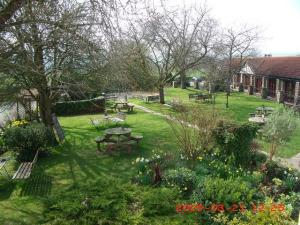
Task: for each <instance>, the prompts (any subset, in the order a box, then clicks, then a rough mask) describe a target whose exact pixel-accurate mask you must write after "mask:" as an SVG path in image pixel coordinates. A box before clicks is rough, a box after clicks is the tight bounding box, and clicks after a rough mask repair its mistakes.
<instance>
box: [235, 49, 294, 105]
mask: <svg viewBox="0 0 300 225" xmlns="http://www.w3.org/2000/svg"><path fill="white" fill-rule="evenodd" d="M232 86H233V88H234V89H238V90H239V91H245V92H248V93H249V94H250V95H253V94H254V95H260V96H261V97H262V98H268V99H274V100H276V101H278V102H279V103H286V104H291V105H298V104H300V96H299V95H300V57H272V56H270V55H268V56H266V57H261V58H249V59H248V60H247V61H246V63H245V65H244V66H243V67H242V69H241V70H240V73H239V74H236V75H234V76H233V80H232Z"/></svg>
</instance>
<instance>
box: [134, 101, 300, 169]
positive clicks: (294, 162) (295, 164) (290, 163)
mask: <svg viewBox="0 0 300 225" xmlns="http://www.w3.org/2000/svg"><path fill="white" fill-rule="evenodd" d="M134 106H135V107H136V108H137V109H140V110H142V111H144V112H147V113H151V114H153V115H156V116H161V117H165V118H168V119H171V120H174V118H172V117H171V116H168V115H165V114H162V113H159V112H155V111H153V110H151V109H148V108H146V107H144V106H140V105H136V104H134ZM166 106H169V105H166ZM181 122H183V121H181ZM184 123H186V122H184ZM186 124H187V125H188V126H189V127H195V128H196V129H199V128H198V127H197V126H195V125H193V124H190V123H186ZM262 152H263V151H262ZM263 153H265V152H263ZM274 158H275V157H274ZM275 160H277V161H279V162H280V163H282V164H284V165H285V166H287V167H292V168H295V169H297V170H298V171H300V153H298V154H297V155H295V156H293V157H291V158H280V157H276V158H275Z"/></svg>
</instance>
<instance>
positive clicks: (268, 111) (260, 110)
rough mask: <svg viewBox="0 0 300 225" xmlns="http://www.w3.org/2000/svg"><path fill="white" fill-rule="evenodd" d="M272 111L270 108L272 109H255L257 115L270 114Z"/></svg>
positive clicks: (262, 107)
mask: <svg viewBox="0 0 300 225" xmlns="http://www.w3.org/2000/svg"><path fill="white" fill-rule="evenodd" d="M273 111H274V108H272V107H264V106H261V107H257V108H256V112H257V114H270V113H271V112H273Z"/></svg>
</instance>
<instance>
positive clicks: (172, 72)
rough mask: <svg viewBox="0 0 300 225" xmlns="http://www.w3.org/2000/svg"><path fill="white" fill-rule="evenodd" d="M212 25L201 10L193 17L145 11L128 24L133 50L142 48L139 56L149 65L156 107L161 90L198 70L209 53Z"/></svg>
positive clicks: (166, 12)
mask: <svg viewBox="0 0 300 225" xmlns="http://www.w3.org/2000/svg"><path fill="white" fill-rule="evenodd" d="M137 24H138V25H137ZM214 25H215V24H214V21H213V20H212V19H211V18H210V17H209V14H208V10H207V9H206V8H205V7H203V8H200V9H195V10H194V13H191V12H190V11H188V10H176V11H172V12H170V11H167V10H166V9H165V8H162V9H161V10H160V11H158V10H154V9H149V8H147V10H146V15H144V17H143V18H140V20H139V21H138V22H137V23H136V24H133V23H132V24H131V29H130V30H129V31H130V34H129V36H130V37H131V38H133V40H135V42H136V44H137V46H143V49H141V53H143V55H146V56H147V60H148V61H149V63H150V64H151V65H153V68H154V70H153V73H154V75H156V76H157V80H156V84H155V86H156V88H157V89H158V91H159V95H160V103H162V104H164V103H165V100H164V87H165V86H166V85H167V84H168V83H169V82H170V81H172V80H173V79H174V78H176V77H177V76H179V75H180V74H184V73H185V72H186V71H187V70H189V69H192V68H195V67H196V66H198V65H199V64H200V63H201V61H202V59H203V58H204V57H205V56H206V54H207V53H208V52H209V50H210V47H211V41H212V35H213V33H214V32H213V31H214V29H215V26H214Z"/></svg>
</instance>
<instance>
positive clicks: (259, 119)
mask: <svg viewBox="0 0 300 225" xmlns="http://www.w3.org/2000/svg"><path fill="white" fill-rule="evenodd" d="M248 121H249V122H253V123H257V124H261V125H262V124H265V123H266V121H267V118H266V117H259V116H254V117H250V118H249V119H248Z"/></svg>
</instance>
